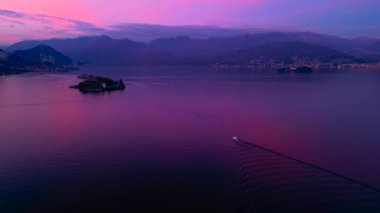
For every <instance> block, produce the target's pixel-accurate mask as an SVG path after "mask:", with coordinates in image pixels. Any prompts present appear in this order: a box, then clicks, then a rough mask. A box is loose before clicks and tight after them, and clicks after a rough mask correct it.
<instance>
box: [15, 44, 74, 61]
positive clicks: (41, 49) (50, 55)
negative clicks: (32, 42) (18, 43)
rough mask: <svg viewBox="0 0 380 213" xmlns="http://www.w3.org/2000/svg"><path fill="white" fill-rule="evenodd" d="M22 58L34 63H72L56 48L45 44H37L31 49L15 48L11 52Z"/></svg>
mask: <svg viewBox="0 0 380 213" xmlns="http://www.w3.org/2000/svg"><path fill="white" fill-rule="evenodd" d="M13 54H14V55H17V56H19V57H20V58H22V59H23V60H25V61H27V62H30V63H34V64H52V65H72V64H73V62H72V60H71V59H70V58H68V57H67V56H65V55H63V54H62V53H60V52H58V51H57V50H55V49H53V48H51V47H49V46H46V45H38V46H36V47H33V48H31V49H26V50H17V51H15V52H14V53H13Z"/></svg>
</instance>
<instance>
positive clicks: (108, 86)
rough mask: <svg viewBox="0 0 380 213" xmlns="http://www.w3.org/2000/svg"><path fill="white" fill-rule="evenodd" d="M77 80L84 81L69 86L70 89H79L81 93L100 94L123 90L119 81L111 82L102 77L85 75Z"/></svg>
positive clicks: (122, 85)
mask: <svg viewBox="0 0 380 213" xmlns="http://www.w3.org/2000/svg"><path fill="white" fill-rule="evenodd" d="M78 78H80V79H83V80H84V81H82V82H80V83H79V84H77V85H73V86H70V88H72V89H79V91H80V92H82V93H101V92H111V91H115V90H124V89H125V84H124V82H123V80H121V79H119V80H112V79H110V78H106V77H102V76H96V77H95V76H92V75H86V74H83V75H81V76H79V77H78Z"/></svg>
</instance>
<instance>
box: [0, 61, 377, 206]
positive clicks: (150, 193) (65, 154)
mask: <svg viewBox="0 0 380 213" xmlns="http://www.w3.org/2000/svg"><path fill="white" fill-rule="evenodd" d="M82 72H86V73H93V74H102V75H107V76H110V77H114V78H122V79H123V80H124V81H125V82H126V86H127V88H126V89H125V90H124V91H122V92H121V91H116V92H113V93H104V94H81V93H80V92H79V91H77V90H73V89H69V86H70V85H72V84H75V83H77V82H79V79H77V78H76V76H77V75H78V74H80V73H82ZM379 94H380V71H350V72H348V71H345V72H321V73H313V74H309V75H281V74H277V73H275V72H265V71H255V70H247V69H210V68H194V67H105V66H104V67H102V66H92V67H91V66H88V67H84V68H83V70H81V71H79V72H72V73H64V74H23V75H15V76H7V77H0V209H3V211H1V212H59V211H66V212H73V211H78V210H80V211H94V210H95V209H96V210H110V209H112V210H120V209H132V210H136V211H137V210H141V211H143V210H151V209H171V210H172V209H182V208H185V209H188V210H191V209H192V210H194V211H195V210H199V209H202V210H209V211H223V212H234V211H236V208H237V207H236V206H237V205H239V204H238V203H239V196H240V195H239V193H240V191H239V181H240V179H239V177H238V176H239V172H241V171H240V170H241V168H240V167H239V165H238V164H239V163H238V160H237V159H238V155H239V152H236V148H234V146H235V145H234V143H233V141H232V136H238V137H239V138H242V139H244V140H245V141H249V142H251V143H254V144H257V145H260V146H263V147H266V148H268V149H271V150H274V151H276V152H280V153H283V154H285V155H287V156H291V157H293V158H296V159H298V160H302V161H305V162H308V163H311V164H313V165H316V166H319V167H322V168H324V169H327V170H330V171H333V172H336V173H338V174H341V175H343V176H345V177H349V178H353V179H355V180H358V181H360V182H362V183H365V184H369V185H371V186H373V187H377V188H380V157H379V156H380V155H379V152H380V131H379V129H380V128H379V124H380V98H379ZM248 166H249V165H248Z"/></svg>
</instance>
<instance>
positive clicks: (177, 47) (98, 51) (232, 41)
mask: <svg viewBox="0 0 380 213" xmlns="http://www.w3.org/2000/svg"><path fill="white" fill-rule="evenodd" d="M377 41H380V40H377V39H373V38H365V37H362V38H357V39H345V38H340V37H336V36H330V35H323V34H316V33H311V32H271V33H256V34H245V35H240V36H234V37H220V38H218V37H214V38H208V39H194V38H190V37H186V36H177V37H170V38H159V39H155V40H153V41H151V42H150V43H141V42H134V41H131V40H129V39H112V38H110V37H108V36H93V37H79V38H70V39H49V40H41V41H22V42H18V43H15V44H13V45H11V46H10V47H8V48H7V51H9V52H13V51H15V50H20V49H26V48H32V47H34V46H37V45H48V46H51V47H52V48H55V49H57V50H58V51H60V52H62V53H63V54H64V55H67V56H68V57H70V58H71V59H73V60H74V61H76V62H80V63H85V64H87V63H88V64H115V65H143V64H147V65H148V64H149V65H158V64H162V65H175V64H193V65H196V64H207V63H210V61H215V58H216V57H221V56H222V55H224V54H227V53H230V52H234V51H237V52H236V53H241V54H248V53H247V52H244V51H241V52H239V50H244V49H248V48H253V47H258V46H262V45H266V44H276V45H279V44H280V43H283V42H298V43H303V44H311V45H319V46H309V48H316V52H318V50H320V49H321V47H320V46H323V47H326V48H330V51H329V52H330V53H331V51H332V50H333V49H334V50H335V51H338V52H340V54H341V55H343V53H344V54H346V55H345V57H347V56H348V55H354V56H355V57H358V58H363V59H365V58H366V57H369V55H368V54H367V53H366V52H363V51H361V50H365V49H366V48H369V46H372V45H374V44H375V43H376V42H377ZM298 46H299V45H298ZM271 48H272V47H271ZM279 48H280V47H279ZM259 49H261V51H264V52H265V50H264V49H262V48H259ZM283 51H284V49H283ZM253 53H254V54H259V53H256V52H255V51H253V52H252V54H253ZM272 54H273V55H272V57H273V58H274V59H275V58H276V57H277V55H276V53H275V52H273V53H272ZM242 57H243V56H242ZM351 57H352V56H351ZM266 58H269V55H267V56H266ZM321 59H322V56H317V60H321ZM369 60H371V61H373V58H370V59H369ZM369 60H368V61H369Z"/></svg>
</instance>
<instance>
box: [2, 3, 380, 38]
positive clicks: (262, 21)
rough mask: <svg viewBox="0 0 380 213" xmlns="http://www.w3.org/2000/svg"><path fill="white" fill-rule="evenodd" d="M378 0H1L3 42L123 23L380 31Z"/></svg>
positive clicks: (72, 33)
mask: <svg viewBox="0 0 380 213" xmlns="http://www.w3.org/2000/svg"><path fill="white" fill-rule="evenodd" d="M379 8H380V1H379V0H361V1H359V0H307V1H306V0H49V1H47V0H0V44H1V43H3V44H4V43H11V42H15V41H18V40H22V39H39V38H50V37H72V36H79V35H91V34H97V33H101V32H106V30H114V28H115V27H117V26H121V25H122V24H125V23H146V24H159V25H217V26H222V27H234V28H241V27H244V28H247V27H252V28H261V29H282V30H292V31H294V30H297V31H298V30H299V31H306V30H308V31H314V32H320V33H330V34H335V35H341V36H359V35H368V36H376V37H379V36H380V12H379V11H380V9H379Z"/></svg>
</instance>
